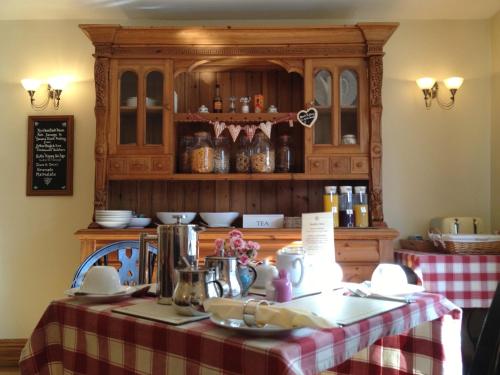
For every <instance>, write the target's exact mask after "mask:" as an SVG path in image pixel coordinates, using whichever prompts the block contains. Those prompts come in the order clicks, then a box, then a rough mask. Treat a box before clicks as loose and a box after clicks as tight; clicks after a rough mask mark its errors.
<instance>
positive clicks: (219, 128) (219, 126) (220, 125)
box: [213, 121, 226, 138]
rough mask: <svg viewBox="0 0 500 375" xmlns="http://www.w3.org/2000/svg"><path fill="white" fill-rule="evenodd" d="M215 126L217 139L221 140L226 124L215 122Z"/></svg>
mask: <svg viewBox="0 0 500 375" xmlns="http://www.w3.org/2000/svg"><path fill="white" fill-rule="evenodd" d="M213 125H214V132H215V137H216V138H219V136H220V135H221V134H222V132H223V131H224V129H225V128H226V124H225V123H223V122H219V121H215V122H214V124H213Z"/></svg>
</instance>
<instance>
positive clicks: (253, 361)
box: [20, 293, 461, 375]
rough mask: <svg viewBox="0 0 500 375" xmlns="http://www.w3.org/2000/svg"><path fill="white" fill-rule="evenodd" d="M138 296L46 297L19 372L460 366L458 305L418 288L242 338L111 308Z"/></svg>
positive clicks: (431, 369)
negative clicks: (376, 311) (408, 298)
mask: <svg viewBox="0 0 500 375" xmlns="http://www.w3.org/2000/svg"><path fill="white" fill-rule="evenodd" d="M142 301H144V299H129V300H127V301H122V302H120V303H116V304H113V305H91V304H83V303H81V302H77V301H74V300H68V299H66V300H59V301H54V302H52V303H51V304H50V305H49V306H48V308H47V310H46V311H45V313H44V314H43V316H42V318H41V320H40V322H39V323H38V325H37V327H36V328H35V330H34V331H33V333H32V335H31V337H30V338H29V340H28V342H27V344H26V346H25V347H24V349H23V352H22V355H21V360H20V370H21V373H22V374H62V373H64V374H174V375H177V374H197V375H215V374H259V375H260V374H262V375H266V374H268V375H275V374H280V375H281V374H283V375H286V374H297V375H302V374H317V373H320V372H321V371H325V370H327V369H332V368H333V369H332V371H334V373H335V374H356V375H374V374H388V373H390V374H397V375H408V374H426V375H438V374H447V375H448V374H449V375H456V374H459V373H461V356H460V323H461V311H460V309H459V308H458V307H457V306H455V305H453V304H452V303H451V302H450V301H448V300H447V299H445V298H444V297H442V296H440V295H435V294H428V293H422V294H418V295H417V302H416V303H411V304H407V305H405V306H403V307H400V308H398V309H395V310H392V311H389V312H386V313H383V314H380V315H377V316H374V317H372V318H369V319H365V320H362V321H360V322H358V323H354V324H351V325H349V326H345V327H342V328H334V329H325V330H313V329H309V328H303V329H298V330H295V331H293V332H292V334H290V335H287V336H283V337H273V338H265V337H251V336H243V335H241V334H239V333H237V332H235V331H232V330H227V329H224V328H220V327H218V326H216V325H214V324H213V323H212V322H211V321H210V320H208V319H207V320H202V321H198V322H193V323H188V324H185V325H181V326H171V325H168V324H163V323H157V322H153V321H148V320H145V319H140V318H135V317H131V316H127V315H122V314H117V313H113V312H111V309H113V308H115V307H117V306H126V305H130V304H136V303H141V302H142ZM361 349H364V350H363V351H361V352H360V350H361ZM356 353H357V354H356ZM353 356H354V357H353ZM351 357H352V358H351ZM349 358H351V359H349Z"/></svg>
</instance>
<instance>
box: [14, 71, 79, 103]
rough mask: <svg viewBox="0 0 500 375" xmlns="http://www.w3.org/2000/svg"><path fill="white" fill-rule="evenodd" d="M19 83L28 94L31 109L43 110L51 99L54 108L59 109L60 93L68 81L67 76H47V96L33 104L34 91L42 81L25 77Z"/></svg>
mask: <svg viewBox="0 0 500 375" xmlns="http://www.w3.org/2000/svg"><path fill="white" fill-rule="evenodd" d="M21 83H22V85H23V87H24V89H25V90H26V91H27V92H28V94H29V96H30V101H31V107H32V108H33V109H36V110H43V109H45V108H47V106H48V104H49V102H50V101H51V100H52V101H53V104H54V108H55V109H59V102H60V100H61V93H62V91H63V90H64V88H65V87H66V85H67V84H68V83H69V79H68V78H67V77H53V78H49V79H48V82H47V98H46V99H45V100H44V101H43V103H41V104H35V92H36V90H38V88H39V87H40V85H41V84H42V82H41V81H40V80H38V79H29V78H27V79H23V80H21Z"/></svg>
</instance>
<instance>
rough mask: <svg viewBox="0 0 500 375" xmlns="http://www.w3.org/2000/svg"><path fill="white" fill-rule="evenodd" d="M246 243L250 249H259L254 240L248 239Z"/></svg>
mask: <svg viewBox="0 0 500 375" xmlns="http://www.w3.org/2000/svg"><path fill="white" fill-rule="evenodd" d="M247 245H248V248H249V249H250V250H259V249H260V245H259V243H258V242H254V241H248V242H247Z"/></svg>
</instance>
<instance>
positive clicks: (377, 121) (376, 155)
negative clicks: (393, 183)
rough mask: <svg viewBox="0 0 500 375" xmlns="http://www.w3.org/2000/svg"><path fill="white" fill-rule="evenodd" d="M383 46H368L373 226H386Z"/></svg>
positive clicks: (371, 209) (371, 210)
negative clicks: (383, 138) (383, 199)
mask: <svg viewBox="0 0 500 375" xmlns="http://www.w3.org/2000/svg"><path fill="white" fill-rule="evenodd" d="M382 56H383V52H382V46H368V67H369V81H370V82H369V83H370V173H371V179H370V180H371V185H370V212H371V220H372V225H373V226H386V224H385V223H384V211H383V204H382V134H381V130H382V129H381V118H382V75H383V74H382V73H383V62H382Z"/></svg>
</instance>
